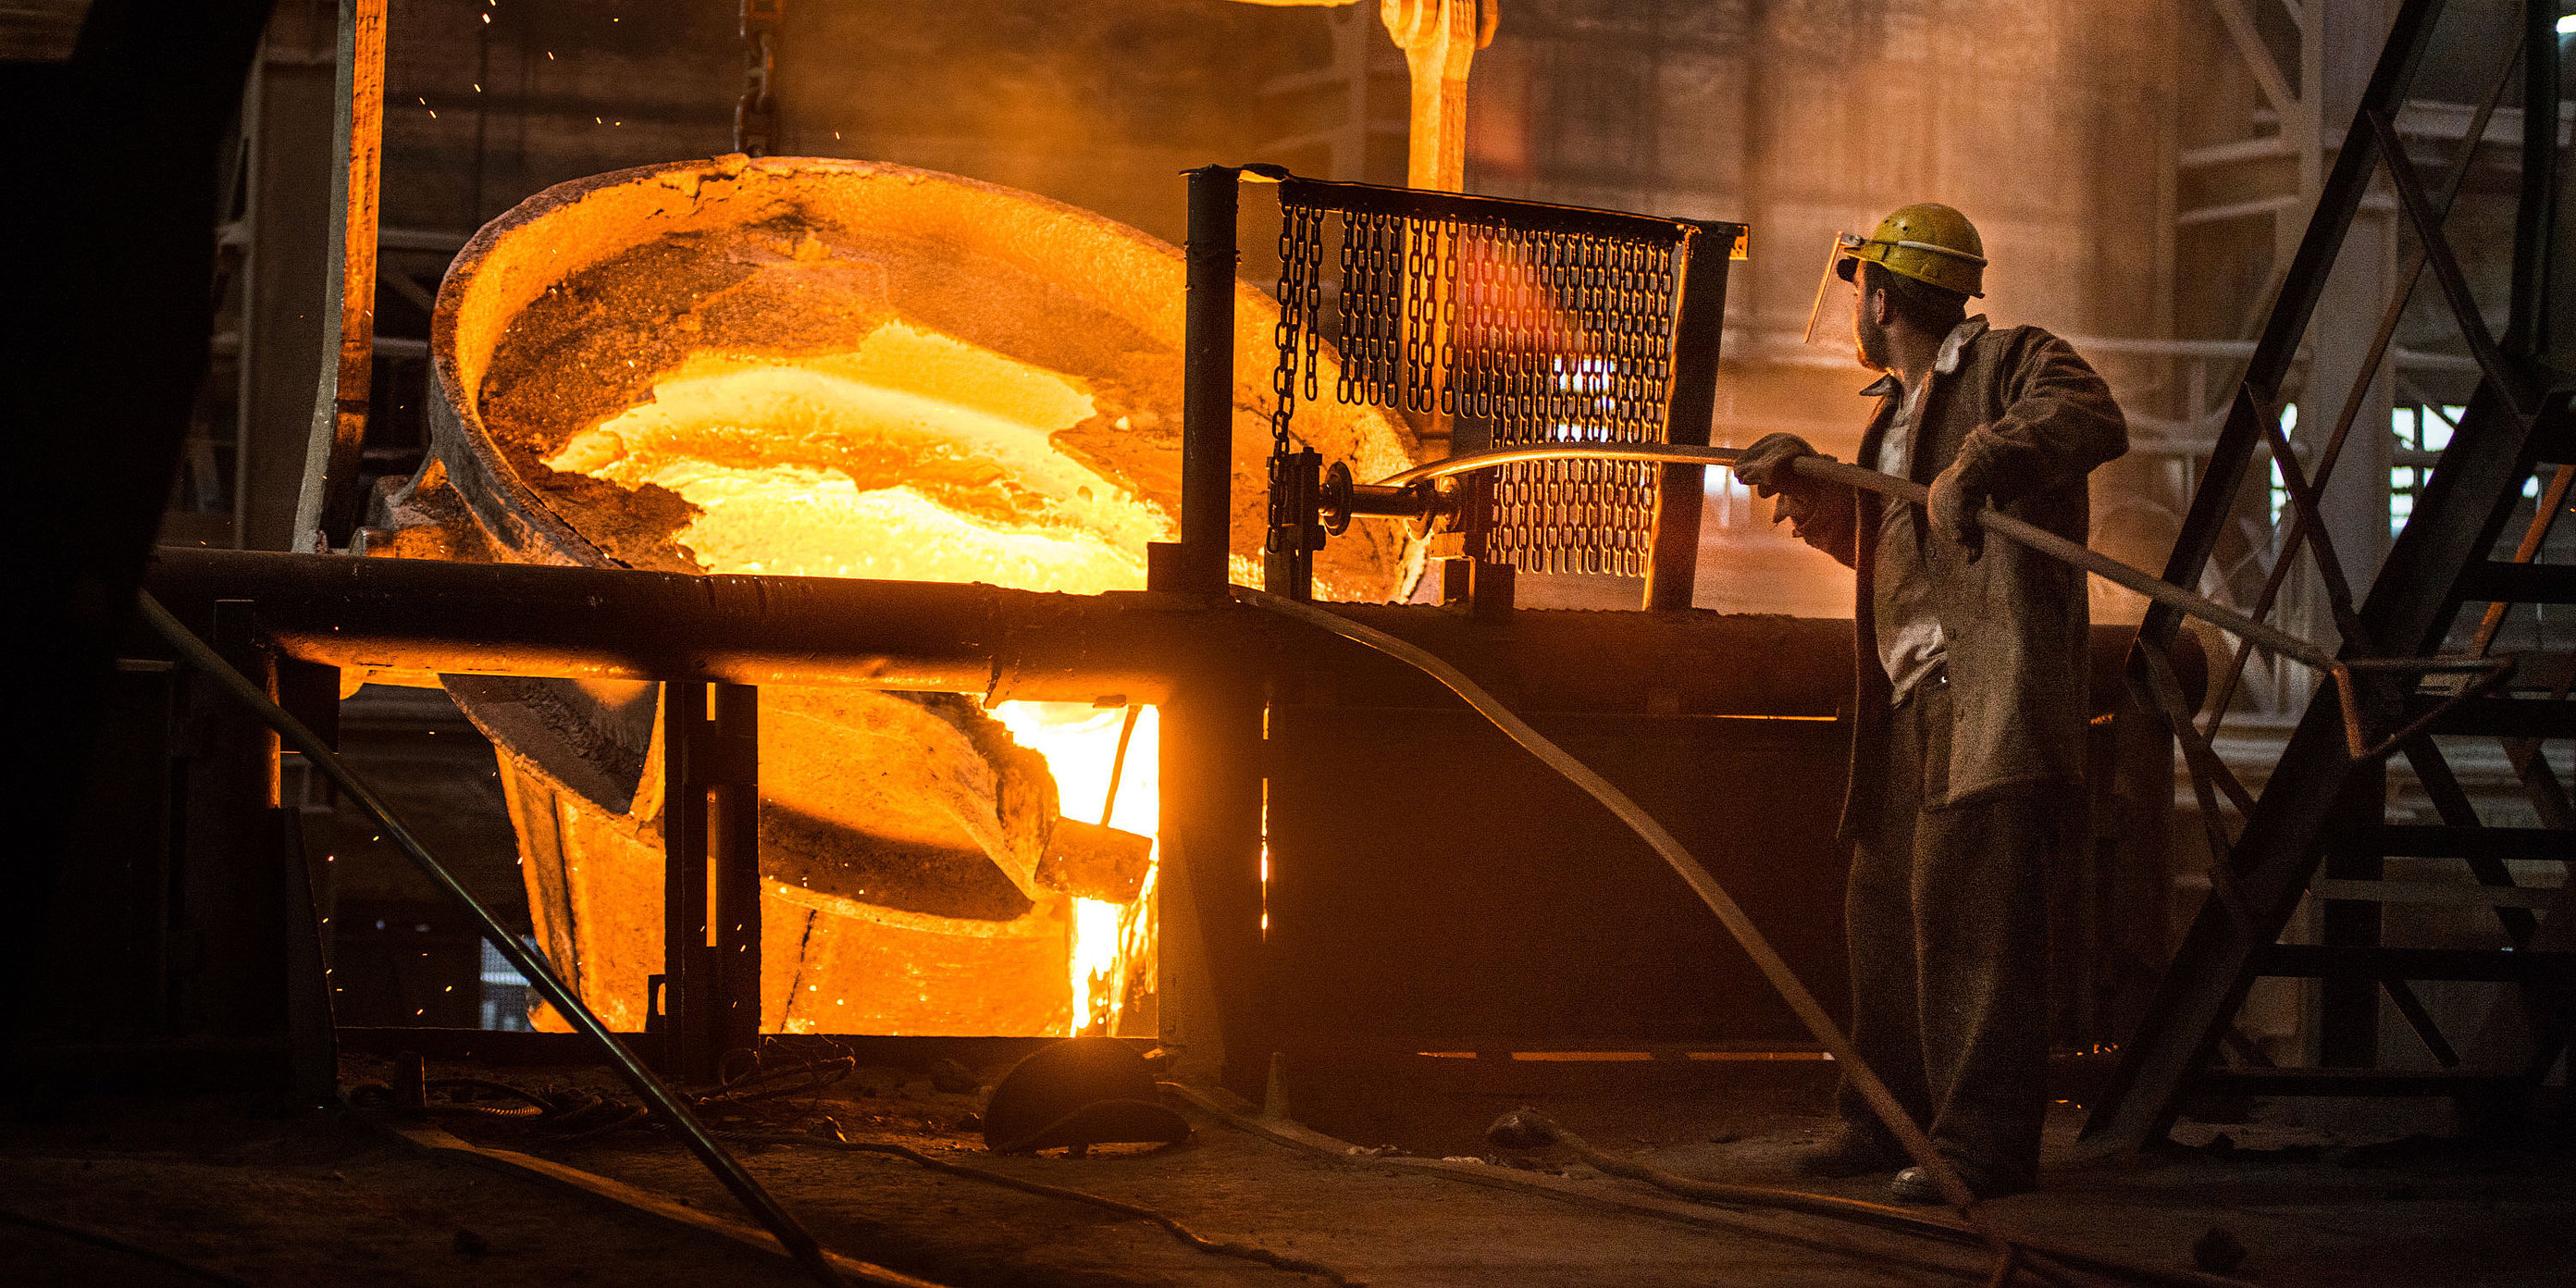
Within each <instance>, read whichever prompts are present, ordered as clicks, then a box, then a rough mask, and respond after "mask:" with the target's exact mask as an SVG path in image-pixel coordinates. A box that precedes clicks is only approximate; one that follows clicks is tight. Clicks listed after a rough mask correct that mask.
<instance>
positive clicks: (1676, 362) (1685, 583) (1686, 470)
mask: <svg viewBox="0 0 2576 1288" xmlns="http://www.w3.org/2000/svg"><path fill="white" fill-rule="evenodd" d="M1734 230H1735V226H1734V225H1732V224H1725V225H1719V224H1708V223H1701V224H1699V225H1698V231H1697V232H1695V233H1694V234H1693V235H1692V236H1691V239H1690V258H1689V260H1688V261H1686V263H1685V264H1684V266H1683V269H1682V299H1681V309H1680V313H1679V316H1678V317H1677V318H1676V319H1675V322H1674V327H1673V331H1674V334H1673V391H1672V398H1671V400H1670V401H1669V402H1668V403H1667V404H1666V406H1665V412H1664V441H1665V442H1667V443H1677V444H1682V445H1685V446H1690V447H1706V446H1708V435H1709V424H1710V421H1711V419H1712V418H1713V417H1714V416H1715V415H1716V412H1717V351H1718V342H1719V341H1720V339H1722V338H1723V337H1724V334H1725V331H1726V277H1727V269H1728V266H1729V265H1730V263H1731V262H1732V260H1731V256H1732V254H1733V252H1734V248H1735V237H1734ZM1662 470H1663V477H1662V483H1661V486H1659V487H1658V488H1657V489H1656V490H1655V530H1654V539H1653V544H1652V545H1651V546H1650V547H1649V548H1648V551H1647V555H1646V607H1647V608H1648V609H1650V610H1658V611H1660V610H1665V609H1675V608H1688V607H1690V606H1691V592H1692V590H1693V589H1694V588H1695V587H1696V586H1697V585H1698V583H1699V538H1700V517H1701V511H1702V509H1703V508H1704V507H1705V505H1706V503H1707V499H1708V492H1707V488H1708V485H1707V482H1706V480H1705V478H1704V477H1703V476H1704V475H1705V473H1706V467H1704V466H1698V465H1666V466H1663V467H1662Z"/></svg>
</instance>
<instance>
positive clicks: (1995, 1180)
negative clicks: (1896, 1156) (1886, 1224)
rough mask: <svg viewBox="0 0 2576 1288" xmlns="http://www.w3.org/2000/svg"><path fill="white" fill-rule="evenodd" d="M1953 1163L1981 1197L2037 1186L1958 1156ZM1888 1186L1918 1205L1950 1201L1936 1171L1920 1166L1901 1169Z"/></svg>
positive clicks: (1899, 1197)
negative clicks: (1944, 1195) (1965, 1161)
mask: <svg viewBox="0 0 2576 1288" xmlns="http://www.w3.org/2000/svg"><path fill="white" fill-rule="evenodd" d="M1951 1166H1952V1167H1954V1168H1956V1169H1958V1173H1959V1179H1960V1180H1962V1181H1965V1182H1967V1183H1968V1193H1970V1194H1972V1195H1975V1196H1976V1197H1977V1198H1979V1199H1999V1198H2002V1197H2004V1196H2005V1195H2007V1194H2019V1193H2022V1192H2024V1191H2026V1190H2031V1189H2035V1188H2037V1187H2036V1186H2034V1185H2032V1184H2031V1183H2030V1182H2029V1181H2026V1180H2022V1179H2020V1178H2017V1177H2014V1176H2010V1175H2007V1174H2005V1173H2003V1172H2000V1171H1992V1170H1988V1169H1985V1168H1980V1167H1976V1166H1973V1165H1970V1164H1967V1163H1962V1162H1959V1161H1957V1160H1955V1159H1953V1160H1952V1161H1951ZM1887 1189H1888V1193H1889V1194H1891V1195H1893V1196H1895V1198H1896V1201H1897V1202H1899V1203H1910V1204H1913V1205H1915V1206H1917V1207H1928V1206H1931V1205H1933V1204H1937V1203H1947V1202H1949V1200H1948V1199H1947V1198H1944V1197H1943V1196H1942V1194H1941V1183H1940V1182H1939V1181H1936V1180H1934V1179H1932V1174H1931V1173H1930V1172H1927V1171H1924V1170H1923V1169H1922V1168H1921V1167H1919V1166H1917V1167H1909V1168H1906V1169H1905V1170H1904V1171H1901V1172H1898V1173H1897V1174H1896V1179H1895V1180H1893V1181H1890V1182H1888V1186H1887Z"/></svg>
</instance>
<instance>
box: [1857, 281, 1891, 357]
mask: <svg viewBox="0 0 2576 1288" xmlns="http://www.w3.org/2000/svg"><path fill="white" fill-rule="evenodd" d="M1853 276H1855V277H1859V278H1862V279H1863V280H1862V281H1860V282H1855V283H1854V284H1853V285H1852V290H1853V291H1854V292H1856V293H1857V294H1858V296H1859V298H1857V299H1855V300H1853V301H1852V343H1853V345H1854V347H1856V348H1858V349H1859V350H1860V365H1862V366H1864V367H1867V368H1869V369H1870V370H1872V371H1885V370H1887V369H1888V367H1889V365H1890V359H1889V358H1888V344H1887V327H1886V326H1885V325H1884V324H1883V323H1881V322H1880V321H1879V313H1880V311H1881V310H1883V309H1885V308H1887V307H1888V299H1887V292H1886V290H1884V289H1880V290H1876V291H1873V290H1871V289H1869V287H1868V285H1867V275H1866V274H1860V273H1855V274H1853Z"/></svg>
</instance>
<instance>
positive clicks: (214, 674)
mask: <svg viewBox="0 0 2576 1288" xmlns="http://www.w3.org/2000/svg"><path fill="white" fill-rule="evenodd" d="M136 601H137V603H138V604H139V606H140V607H141V609H142V612H143V619H144V621H145V622H146V623H148V624H149V625H150V626H151V627H152V629H153V631H154V632H156V633H157V634H159V635H160V636H161V638H162V639H164V640H167V641H168V642H169V644H170V646H171V647H172V648H174V649H177V650H178V651H179V656H180V658H181V659H182V660H184V661H186V662H187V664H188V665H189V666H190V667H191V668H193V669H195V670H196V671H198V672H200V673H201V674H203V675H205V676H206V677H207V678H209V679H211V680H213V681H215V683H216V684H217V685H218V686H219V687H221V688H222V689H223V690H224V691H225V692H226V693H229V694H231V695H232V697H233V698H234V700H236V701H238V702H240V703H241V704H242V705H244V706H246V707H249V708H250V709H251V710H252V711H253V712H256V713H257V714H258V715H259V718H260V719H261V720H263V721H265V722H266V723H267V724H268V726H269V727H270V728H272V729H275V730H276V731H277V734H278V736H279V737H280V738H283V739H285V740H286V742H287V744H288V745H290V746H292V747H294V748H295V750H296V751H298V752H301V753H303V755H304V757H305V759H306V760H308V761H309V762H311V763H312V765H313V767H314V768H316V769H318V770H320V771H321V772H322V774H323V776H324V777H326V778H329V779H330V780H331V781H332V782H333V783H335V784H337V785H338V786H339V788H340V790H342V791H344V792H347V793H348V794H349V797H350V799H352V800H355V801H357V802H358V804H359V805H360V806H362V807H363V808H365V810H366V811H367V812H368V813H369V814H372V815H374V816H375V819H376V821H377V822H378V823H379V824H381V825H383V827H384V829H385V835H386V836H388V837H390V838H392V839H393V842H394V843H395V844H396V845H398V846H400V847H402V850H403V853H405V854H407V855H409V856H410V857H411V861H412V866H413V867H415V868H417V869H419V871H420V874H421V875H422V876H423V877H426V878H428V880H429V883H430V884H431V885H434V886H436V887H438V890H439V892H440V893H441V894H444V895H446V896H447V898H448V901H449V902H451V903H453V904H455V905H456V906H457V907H458V908H459V909H461V910H463V911H464V912H465V913H466V915H467V916H469V917H471V918H472V919H473V920H474V923H475V925H476V926H477V927H478V928H479V929H480V930H481V932H482V935H483V938H484V940H485V941H486V942H488V943H490V944H491V945H492V947H493V948H494V949H496V950H498V951H499V952H500V954H501V955H502V956H503V957H506V958H508V959H509V961H510V965H511V966H512V967H513V968H514V969H516V970H517V971H518V972H519V974H520V975H521V976H522V977H524V978H526V980H527V981H528V986H529V987H531V988H534V989H535V990H537V993H538V994H539V995H540V996H542V997H544V998H545V999H546V1001H548V1002H549V1003H552V1004H553V1006H554V1008H555V1009H556V1010H557V1011H559V1012H561V1013H562V1014H563V1015H564V1017H565V1018H566V1019H569V1020H570V1021H572V1025H573V1027H574V1028H575V1029H577V1030H579V1031H580V1032H581V1033H582V1035H583V1036H585V1037H587V1038H589V1039H590V1040H591V1042H592V1044H593V1045H595V1046H597V1047H598V1048H599V1049H600V1053H601V1054H603V1055H605V1056H607V1057H608V1063H609V1066H610V1067H611V1068H613V1069H615V1070H616V1071H617V1074H618V1076H619V1077H620V1078H622V1079H624V1080H625V1082H626V1085H627V1086H628V1087H630V1088H632V1089H633V1090H634V1092H635V1094H636V1095H638V1096H641V1097H643V1099H644V1103H645V1104H646V1105H647V1106H649V1107H650V1108H651V1109H652V1110H653V1112H654V1113H655V1114H656V1115H658V1116H660V1117H661V1118H662V1119H663V1121H665V1122H667V1123H669V1124H670V1125H671V1127H672V1129H673V1130H675V1131H677V1132H678V1133H679V1134H680V1139H681V1141H682V1142H683V1143H685V1144H686V1145H687V1146H688V1147H689V1152H690V1153H692V1154H695V1155H697V1157H698V1161H699V1162H701V1163H704V1164H706V1167H707V1170H708V1171H710V1172H713V1173H714V1174H715V1178H716V1180H717V1181H718V1182H719V1183H721V1184H722V1185H723V1186H724V1187H725V1189H726V1190H727V1191H729V1192H730V1193H732V1195H733V1196H734V1198H735V1199H736V1200H737V1201H739V1202H740V1203H741V1204H742V1206H743V1208H744V1209H745V1210H746V1211H748V1212H750V1213H751V1215H752V1217H753V1219H755V1220H757V1221H759V1222H760V1223H761V1225H763V1226H764V1227H767V1229H768V1230H769V1232H770V1233H771V1234H773V1235H776V1236H777V1238H778V1242H779V1246H781V1247H783V1248H785V1249H786V1250H787V1253H788V1255H789V1256H791V1257H794V1258H795V1259H796V1262H797V1264H799V1265H801V1266H803V1267H804V1268H805V1271H806V1273H807V1274H810V1275H812V1276H813V1278H814V1280H815V1282H817V1283H821V1284H825V1285H828V1286H829V1288H841V1286H842V1285H844V1284H846V1283H847V1282H848V1281H847V1280H845V1279H843V1278H842V1277H841V1275H840V1272H839V1271H837V1270H835V1269H833V1267H832V1264H831V1262H830V1261H829V1260H827V1259H826V1258H825V1256H824V1254H823V1247H822V1245H821V1244H819V1243H817V1242H815V1239H814V1236H813V1235H812V1234H810V1233H807V1232H806V1229H805V1226H804V1224H803V1223H802V1222H799V1221H798V1220H797V1219H796V1217H795V1214H793V1213H791V1212H789V1211H788V1210H787V1209H786V1207H784V1206H783V1205H781V1204H780V1203H779V1201H778V1200H777V1198H776V1197H775V1196H773V1195H771V1194H770V1192H769V1191H768V1190H767V1189H765V1188H763V1187H762V1186H761V1184H760V1182H759V1181H758V1180H757V1179H755V1178H754V1177H753V1176H752V1174H751V1173H750V1172H749V1171H747V1170H745V1169H744V1168H743V1165H742V1161H741V1160H740V1159H737V1158H735V1157H734V1156H733V1153H732V1151H730V1150H727V1149H726V1148H725V1147H724V1146H723V1145H722V1144H720V1143H718V1142H717V1140H716V1138H715V1137H713V1136H711V1135H709V1134H708V1133H707V1128H706V1124H704V1123H701V1122H699V1121H698V1118H697V1115H695V1114H693V1113H691V1112H689V1107H688V1105H686V1104H685V1103H683V1102H682V1101H681V1100H680V1098H679V1097H678V1096H677V1095H674V1094H673V1093H672V1091H671V1089H670V1088H669V1087H668V1086H665V1085H664V1084H663V1082H662V1080H661V1079H660V1078H657V1077H655V1076H653V1071H652V1070H650V1069H647V1068H645V1067H644V1062H643V1061H641V1060H638V1059H636V1058H635V1053H634V1052H632V1051H629V1050H627V1049H626V1046H625V1044H624V1043H622V1042H619V1041H618V1040H617V1035H616V1034H614V1033H611V1032H609V1029H608V1026H607V1025H606V1024H603V1023H601V1022H600V1019H599V1016H598V1015H596V1014H594V1013H593V1012H592V1011H591V1009H590V1008H589V1007H588V1006H587V1005H584V1004H583V1002H582V1000H581V998H580V997H579V996H578V995H576V994H575V993H574V992H573V991H572V990H571V989H570V988H567V987H565V986H564V983H563V981H562V980H560V979H558V978H556V977H555V973H554V972H553V971H552V970H549V969H548V968H547V967H546V964H545V963H544V962H543V961H542V960H540V959H539V958H538V957H537V955H536V954H534V953H532V952H530V951H529V950H528V947H527V945H525V944H523V943H520V942H519V938H518V936H516V935H513V934H511V933H510V932H509V930H508V929H507V928H506V927H504V926H503V925H502V924H501V922H500V920H499V919H498V918H496V917H494V916H493V915H492V912H491V910H490V909H488V908H486V907H484V906H483V903H482V901H481V900H479V899H476V898H475V897H474V895H473V893H472V892H470V891H468V890H467V889H466V888H465V887H464V886H463V885H462V884H460V883H459V882H458V881H457V880H456V878H455V877H454V876H453V875H451V874H450V873H449V872H448V870H447V867H446V865H444V864H442V863H440V862H439V861H438V860H437V859H436V858H435V857H433V856H432V855H431V854H430V852H429V849H428V847H426V846H424V845H422V844H421V842H420V838H419V837H417V836H414V835H412V831H411V829H410V828H408V827H406V826H404V825H403V822H402V820H401V819H400V818H397V817H396V816H395V815H394V811H393V807H392V806H390V805H387V804H386V803H385V801H384V798H383V797H381V796H378V795H377V794H376V792H375V789H374V788H372V787H369V786H368V785H367V783H366V781H365V780H364V779H361V778H359V777H358V776H357V774H355V773H353V772H351V770H350V769H349V766H348V764H347V763H346V762H344V761H343V760H341V758H340V757H339V755H338V754H337V753H335V752H333V751H332V750H331V748H330V747H328V746H326V745H325V744H324V743H323V741H322V739H321V738H319V737H317V736H315V734H314V732H313V731H312V730H311V729H308V728H306V727H305V726H304V722H303V721H301V720H298V719H296V718H295V717H294V716H293V715H291V714H289V713H288V712H287V710H286V709H285V708H284V707H281V706H279V705H277V704H276V703H275V702H273V701H271V700H270V699H269V697H268V695H267V694H265V693H262V692H261V691H260V690H259V686H257V685H255V684H252V683H251V682H250V680H249V678H248V677H246V676H244V675H243V674H242V673H241V672H240V671H238V670H236V669H234V667H233V666H232V664H231V663H229V662H226V661H225V660H224V659H223V657H222V656H221V655H219V654H217V653H216V652H215V650H214V649H213V648H212V647H210V646H209V645H208V644H207V643H206V642H205V641H204V640H201V639H199V638H197V635H196V632H194V631H191V630H189V629H188V628H187V627H186V626H185V625H183V624H181V623H180V621H179V619H178V618H176V617H173V616H171V614H170V610H169V609H167V608H164V607H162V606H161V601H160V600H157V599H155V598H153V597H152V592H150V591H140V592H137V594H136ZM864 1277H865V1278H866V1279H867V1281H868V1282H871V1283H880V1284H888V1285H895V1286H896V1288H938V1286H937V1285H935V1284H932V1283H931V1282H930V1281H928V1280H925V1279H915V1278H913V1277H912V1276H910V1275H906V1274H901V1273H898V1272H896V1271H892V1270H887V1269H884V1268H883V1267H877V1266H870V1267H868V1270H867V1272H866V1273H865V1275H864Z"/></svg>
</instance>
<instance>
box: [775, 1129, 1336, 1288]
mask: <svg viewBox="0 0 2576 1288" xmlns="http://www.w3.org/2000/svg"><path fill="white" fill-rule="evenodd" d="M823 1121H824V1122H826V1123H828V1124H830V1125H831V1128H832V1138H831V1139H830V1140H824V1139H821V1138H819V1137H814V1136H745V1137H742V1139H745V1140H757V1141H763V1142H767V1143H772V1144H779V1145H820V1146H823V1147H824V1148H827V1149H845V1150H850V1151H853V1152H856V1153H862V1154H885V1155H888V1156H890V1157H894V1158H900V1159H905V1160H908V1161H910V1162H914V1163H918V1164H920V1165H921V1166H923V1167H927V1168H929V1169H931V1170H932V1171H935V1172H946V1173H948V1174H949V1175H951V1176H963V1177H968V1178H970V1179H973V1180H978V1181H985V1182H988V1183H990V1184H994V1185H999V1186H1003V1187H1005V1188H1008V1189H1014V1190H1019V1191H1021V1192H1023V1193H1027V1194H1037V1195H1042V1196H1044V1197H1047V1198H1052V1199H1065V1200H1068V1201H1071V1202H1075V1203H1087V1204H1090V1205H1091V1206H1093V1207H1096V1208H1103V1209H1106V1210H1108V1211H1111V1212H1116V1213H1119V1214H1120V1215H1122V1216H1132V1217H1135V1218H1137V1219H1138V1220H1141V1221H1151V1222H1153V1223H1154V1224H1155V1225H1158V1226H1161V1227H1162V1228H1163V1229H1164V1231H1165V1232H1167V1233H1169V1234H1170V1235H1171V1236H1172V1237H1173V1238H1175V1239H1178V1240H1180V1241H1181V1242H1182V1243H1185V1244H1188V1245H1189V1246H1191V1247H1193V1248H1196V1249H1198V1250H1199V1251H1201V1252H1206V1253H1212V1254H1214V1255H1216V1256H1220V1257H1239V1258H1242V1259H1243V1260H1245V1261H1257V1262H1260V1263H1261V1264H1262V1265H1265V1266H1272V1267H1276V1268H1278V1269H1280V1270H1286V1271H1291V1272H1293V1273H1296V1274H1301V1275H1314V1276H1316V1277H1318V1278H1322V1279H1327V1280H1330V1281H1332V1282H1333V1283H1335V1284H1337V1285H1340V1288H1367V1285H1368V1281H1367V1280H1365V1279H1354V1278H1352V1277H1350V1276H1349V1275H1346V1274H1343V1273H1342V1272H1341V1271H1339V1270H1335V1269H1333V1268H1332V1267H1331V1266H1327V1265H1324V1264H1323V1263H1321V1262H1315V1261H1308V1260H1306V1259H1305V1258H1303V1257H1292V1256H1289V1255H1288V1254H1286V1253H1284V1252H1273V1251H1271V1250H1270V1249H1268V1248H1264V1247H1259V1246H1256V1245H1253V1244H1249V1243H1235V1242H1231V1241H1227V1240H1220V1239H1211V1238H1209V1237H1207V1236H1206V1235H1203V1234H1200V1233H1199V1232H1198V1231H1196V1230H1193V1229H1191V1228H1189V1227H1188V1226H1186V1225H1183V1224H1181V1222H1180V1220H1179V1218H1177V1217H1173V1216H1171V1215H1169V1214H1167V1213H1164V1212H1162V1211H1160V1210H1157V1209H1155V1208H1150V1207H1146V1206H1145V1205H1143V1204H1141V1203H1130V1202H1127V1201H1126V1200H1124V1199H1113V1198H1111V1197H1109V1196H1108V1195H1106V1194H1093V1193H1091V1192H1090V1191H1088V1190H1075V1189H1067V1188H1065V1187H1064V1186H1061V1185H1049V1184H1047V1183H1046V1182H1044V1181H1032V1180H1026V1179H1024V1178H1021V1177H1017V1176H1011V1175H1007V1174H1005V1173H1001V1172H988V1171H986V1170H984V1169H983V1168H980V1167H969V1166H967V1165H965V1164H963V1163H952V1162H949V1161H948V1160H947V1159H944V1158H933V1157H932V1156H930V1155H928V1154H925V1153H922V1152H921V1151H920V1150H917V1149H914V1148H912V1147H911V1146H909V1145H897V1144H894V1143H893V1142H891V1141H873V1140H852V1139H850V1137H849V1136H848V1134H847V1133H845V1132H843V1131H842V1130H841V1124H840V1123H839V1122H838V1121H837V1120H835V1119H833V1118H832V1117H831V1116H830V1115H825V1116H824V1119H823Z"/></svg>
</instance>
